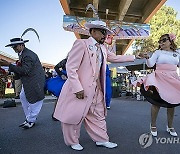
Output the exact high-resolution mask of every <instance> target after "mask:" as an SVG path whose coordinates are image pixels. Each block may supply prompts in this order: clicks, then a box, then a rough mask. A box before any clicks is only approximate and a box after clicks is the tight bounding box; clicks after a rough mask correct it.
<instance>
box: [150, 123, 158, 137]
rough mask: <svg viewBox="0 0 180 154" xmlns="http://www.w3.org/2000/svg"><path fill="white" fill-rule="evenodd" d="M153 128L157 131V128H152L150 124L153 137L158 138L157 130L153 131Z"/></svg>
mask: <svg viewBox="0 0 180 154" xmlns="http://www.w3.org/2000/svg"><path fill="white" fill-rule="evenodd" d="M152 128H153V129H156V127H152V126H151V124H150V131H151V134H152V136H154V137H156V136H157V130H156V131H152Z"/></svg>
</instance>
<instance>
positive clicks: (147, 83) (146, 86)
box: [133, 34, 180, 136]
mask: <svg viewBox="0 0 180 154" xmlns="http://www.w3.org/2000/svg"><path fill="white" fill-rule="evenodd" d="M175 38H176V37H175V35H173V34H164V35H162V36H161V37H160V39H159V41H158V43H159V48H158V50H156V51H155V52H154V53H153V55H152V56H151V58H150V57H149V56H148V55H147V54H142V55H141V56H142V57H144V58H146V59H147V60H146V64H147V66H148V67H153V66H154V65H156V69H155V71H154V72H153V73H151V74H148V75H147V76H146V77H144V78H139V79H138V80H137V81H135V82H134V83H133V84H134V85H135V86H137V85H139V86H141V93H142V94H143V95H144V97H145V98H146V99H147V100H148V101H149V102H150V103H151V104H152V107H151V123H150V131H151V134H152V135H153V136H157V134H158V133H157V127H156V120H157V116H158V112H159V109H160V107H165V108H167V121H168V122H167V127H166V131H167V132H168V133H169V134H170V135H172V136H177V133H176V131H175V129H174V127H173V120H174V110H175V107H177V106H179V105H180V77H179V76H178V74H177V66H178V67H179V66H180V50H177V46H176V44H175V43H174V40H175Z"/></svg>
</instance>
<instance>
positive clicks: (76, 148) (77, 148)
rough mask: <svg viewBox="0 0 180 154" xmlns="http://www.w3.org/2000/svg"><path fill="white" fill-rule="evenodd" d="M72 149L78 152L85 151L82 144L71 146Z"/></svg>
mask: <svg viewBox="0 0 180 154" xmlns="http://www.w3.org/2000/svg"><path fill="white" fill-rule="evenodd" d="M71 148H72V149H74V150H78V151H81V150H83V147H82V146H81V144H75V145H71Z"/></svg>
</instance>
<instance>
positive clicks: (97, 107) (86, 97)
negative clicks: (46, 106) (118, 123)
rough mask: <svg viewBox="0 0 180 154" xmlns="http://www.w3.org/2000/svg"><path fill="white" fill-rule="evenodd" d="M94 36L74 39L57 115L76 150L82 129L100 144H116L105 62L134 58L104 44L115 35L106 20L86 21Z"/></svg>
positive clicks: (106, 145)
mask: <svg viewBox="0 0 180 154" xmlns="http://www.w3.org/2000/svg"><path fill="white" fill-rule="evenodd" d="M85 26H86V28H88V29H89V33H90V35H91V37H89V38H88V39H78V40H76V41H75V43H74V45H73V47H72V49H71V51H70V52H69V54H68V59H67V63H66V70H67V76H68V78H67V80H66V82H65V84H64V86H63V88H62V91H61V93H60V96H59V99H58V102H57V105H56V109H55V112H54V117H55V118H56V119H58V120H60V121H61V126H62V131H63V136H64V141H65V144H66V145H67V146H70V147H71V148H72V149H74V150H83V147H82V146H81V144H79V137H80V128H81V124H82V123H84V125H85V128H86V131H87V132H88V134H89V135H90V137H91V138H92V140H93V141H94V142H95V144H96V145H97V146H104V147H106V148H115V147H117V144H116V143H112V142H110V141H109V136H108V134H107V128H106V121H105V115H106V113H107V110H106V105H105V100H104V95H105V90H106V89H105V82H106V75H105V71H106V62H107V61H110V62H126V61H134V59H135V56H130V55H115V54H114V53H111V52H109V51H108V50H107V49H106V47H105V46H104V41H105V38H106V36H107V34H108V33H109V34H112V33H111V31H110V30H109V29H108V28H107V27H106V23H105V22H103V21H99V20H97V21H92V22H91V23H86V24H85Z"/></svg>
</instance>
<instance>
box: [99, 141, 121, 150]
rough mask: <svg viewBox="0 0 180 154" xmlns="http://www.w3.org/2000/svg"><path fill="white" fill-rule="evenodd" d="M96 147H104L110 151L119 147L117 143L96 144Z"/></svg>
mask: <svg viewBox="0 0 180 154" xmlns="http://www.w3.org/2000/svg"><path fill="white" fill-rule="evenodd" d="M96 145H97V146H103V147H106V148H109V149H112V148H115V147H117V146H118V145H117V144H116V143H112V142H96Z"/></svg>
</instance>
